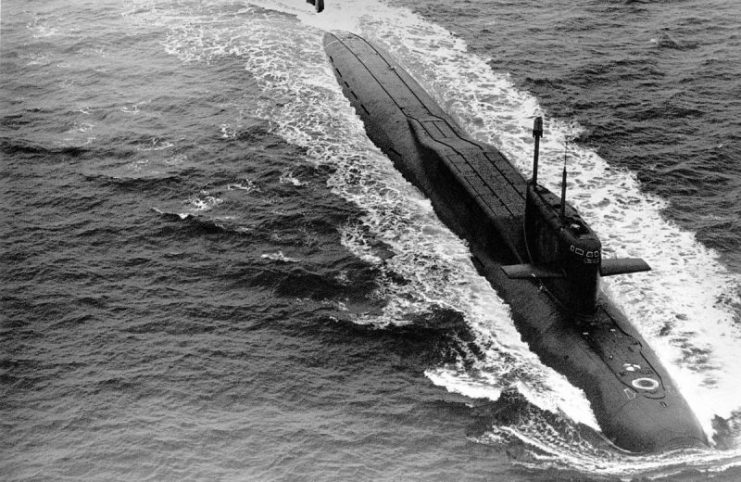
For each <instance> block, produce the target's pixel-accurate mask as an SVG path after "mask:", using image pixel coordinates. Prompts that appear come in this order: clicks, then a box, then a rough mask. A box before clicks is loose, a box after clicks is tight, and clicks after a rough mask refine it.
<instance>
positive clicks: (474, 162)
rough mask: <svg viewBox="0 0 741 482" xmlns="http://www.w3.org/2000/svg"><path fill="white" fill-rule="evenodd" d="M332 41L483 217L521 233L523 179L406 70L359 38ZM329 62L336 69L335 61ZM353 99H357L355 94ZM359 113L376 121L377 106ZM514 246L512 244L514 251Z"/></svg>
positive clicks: (349, 36)
mask: <svg viewBox="0 0 741 482" xmlns="http://www.w3.org/2000/svg"><path fill="white" fill-rule="evenodd" d="M330 35H332V37H334V39H336V41H337V42H339V43H341V44H342V45H343V46H344V47H345V49H346V50H345V52H343V53H342V54H343V55H347V54H348V53H349V54H350V55H351V56H353V57H354V59H352V60H353V61H354V62H353V63H354V64H356V65H357V64H359V65H362V67H363V68H364V70H365V71H366V74H367V75H370V76H371V77H372V78H373V79H375V81H376V83H377V85H378V86H380V88H381V89H382V90H383V91H384V92H385V94H386V96H388V99H390V100H391V101H392V103H393V104H394V105H395V106H396V108H398V110H399V111H401V112H402V113H403V115H404V116H405V117H406V118H407V121H408V122H409V124H410V126H411V127H412V129H413V131H414V134H415V136H416V138H417V140H418V141H419V142H420V143H421V144H422V145H424V146H425V147H427V148H429V149H431V150H433V151H435V152H436V153H437V154H438V156H439V157H440V159H442V161H443V162H444V163H445V164H446V165H447V167H448V169H449V170H450V172H451V173H453V175H454V176H455V177H456V178H458V181H459V182H460V184H461V185H462V186H463V187H464V189H466V190H467V191H468V192H469V193H470V194H471V195H472V197H473V198H475V199H476V202H477V203H478V204H479V206H480V207H481V208H482V209H483V211H484V212H485V213H486V214H487V215H488V216H489V217H491V218H492V219H496V220H499V222H500V223H501V224H504V225H506V226H513V221H516V222H517V226H518V227H520V226H521V220H522V217H523V216H524V214H525V189H526V181H525V178H524V177H523V176H522V174H520V172H519V171H518V170H517V169H516V168H515V167H514V166H513V165H512V164H511V163H510V162H509V161H508V160H507V159H506V158H505V157H504V156H503V155H502V154H501V153H500V152H499V151H497V150H496V149H494V148H492V147H491V146H487V145H486V144H482V143H479V142H476V141H474V140H472V139H470V138H469V137H468V136H466V135H465V134H464V133H463V131H462V129H461V128H460V127H459V126H458V125H457V124H456V123H455V121H454V120H453V119H451V118H450V117H449V116H448V115H447V114H446V113H445V112H444V111H443V110H442V109H441V108H440V107H439V106H438V105H437V103H436V102H435V101H434V100H433V99H432V98H431V97H430V96H429V95H428V94H427V93H426V92H425V91H424V90H423V89H422V88H421V87H420V86H419V85H418V83H417V82H416V81H415V80H414V79H413V78H411V76H409V74H407V73H406V71H404V69H401V68H397V65H396V63H395V62H394V61H393V60H391V59H390V58H388V57H387V55H386V54H385V53H383V52H382V51H379V50H378V49H376V48H375V47H374V46H373V45H371V44H370V43H368V42H367V41H366V40H365V39H363V38H362V37H359V36H357V35H355V34H349V33H348V34H330ZM331 42H332V41H330V42H328V43H331ZM330 60H331V61H332V63H333V64H335V61H334V59H332V55H330ZM345 65H346V64H345ZM334 67H335V70H336V73H337V74H338V75H339V78H343V75H347V74H348V72H341V71H340V70H339V69H338V67H337V65H336V64H335V65H334ZM344 84H345V86H344V87H346V88H347V89H350V88H351V87H350V84H349V83H348V82H347V81H344ZM350 93H351V95H352V96H354V98H355V99H358V96H357V95H356V94H355V93H354V92H353V91H352V90H350ZM360 108H361V109H362V110H363V111H364V112H365V113H367V114H368V115H371V116H372V115H373V113H372V112H371V110H369V109H372V108H373V106H368V105H364V104H362V103H361V104H360ZM359 111H360V109H359ZM381 147H382V149H383V146H381ZM508 231H509V230H508ZM510 241H513V240H510ZM513 244H515V243H510V245H511V247H514V246H512V245H513Z"/></svg>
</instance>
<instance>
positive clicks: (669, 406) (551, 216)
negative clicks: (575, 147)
mask: <svg viewBox="0 0 741 482" xmlns="http://www.w3.org/2000/svg"><path fill="white" fill-rule="evenodd" d="M324 49H325V52H326V54H327V57H328V59H329V63H330V64H331V66H332V69H333V71H334V75H335V77H336V79H337V81H338V83H339V84H340V86H341V88H342V91H343V93H344V95H345V96H346V97H347V99H348V100H349V101H350V103H351V104H352V106H353V107H354V109H355V111H356V112H357V114H358V115H359V117H360V118H361V119H362V120H363V122H364V125H365V130H366V132H367V134H368V137H369V138H370V139H371V140H372V141H373V142H374V143H375V144H376V145H377V146H378V147H379V148H380V149H381V150H382V151H383V152H384V153H385V154H386V156H388V157H389V158H390V159H391V161H392V162H393V164H394V166H395V167H396V168H397V169H398V170H399V171H401V173H402V174H403V176H404V177H405V178H406V179H407V180H408V181H409V182H411V183H412V184H414V185H415V186H416V187H417V188H419V189H420V190H421V191H422V192H424V193H425V195H426V196H427V197H428V198H429V199H430V200H431V202H432V205H433V207H434V209H435V212H436V214H437V215H438V217H439V218H440V219H441V220H442V221H443V222H444V223H445V224H446V225H447V226H448V227H449V228H450V229H451V230H452V231H453V232H455V233H456V234H457V235H458V236H460V237H462V238H463V239H465V240H466V241H467V242H468V246H469V248H470V250H471V254H472V259H473V261H474V264H475V265H476V268H477V269H478V271H479V272H480V273H481V274H482V275H483V276H485V277H486V278H487V280H488V281H489V283H490V284H491V285H492V286H493V288H494V289H495V290H496V291H497V293H498V294H499V295H500V296H501V297H502V298H503V299H504V301H505V302H507V303H508V305H509V306H510V309H511V313H512V318H513V320H514V323H515V327H516V328H517V330H518V331H519V333H520V334H521V336H522V338H523V340H524V341H525V342H526V343H527V344H528V346H529V347H530V349H531V350H532V351H533V352H534V353H536V354H537V355H538V356H539V358H540V360H541V361H542V362H543V363H544V364H546V365H548V366H550V367H551V368H553V369H555V370H556V371H558V372H559V373H561V374H563V375H564V376H565V377H566V378H567V379H568V380H569V382H570V383H571V384H572V385H574V386H576V387H578V388H580V389H581V390H582V391H583V392H584V393H585V395H586V397H587V399H588V400H589V402H590V405H591V408H592V410H593V412H594V414H595V417H596V419H597V421H598V423H599V425H600V428H601V430H602V434H603V436H604V437H606V439H608V440H609V441H610V442H612V443H613V444H614V445H615V446H617V447H618V448H620V449H624V450H626V451H629V452H636V453H649V452H659V451H666V450H673V449H678V448H685V447H698V446H699V447H702V446H707V445H708V440H707V437H706V435H705V433H704V431H703V429H702V427H701V425H700V423H699V421H698V419H697V417H696V416H695V414H694V413H693V412H692V410H691V409H690V407H689V405H688V404H687V402H686V400H685V399H684V397H683V396H682V395H681V393H680V392H679V391H678V389H677V386H676V385H675V383H674V382H673V381H672V379H671V377H670V376H669V373H668V372H667V370H666V368H665V367H664V366H663V365H662V363H661V361H660V360H659V358H658V357H657V356H656V354H655V353H654V352H653V351H652V350H651V348H650V346H649V345H648V344H647V343H646V341H645V340H644V338H643V337H642V336H641V335H640V333H639V332H638V331H637V330H636V329H635V327H634V326H633V325H632V324H631V323H630V322H629V320H628V319H627V317H626V316H625V315H624V314H623V313H622V312H621V310H620V309H619V308H618V307H617V306H616V305H615V303H614V302H612V301H611V300H610V299H609V297H608V296H607V295H606V294H605V293H604V292H603V291H602V290H601V289H600V280H601V278H602V277H605V276H616V275H623V274H628V273H635V272H639V271H647V270H649V269H650V267H649V266H648V264H647V263H646V262H645V261H643V260H641V259H612V258H607V257H603V256H602V246H601V243H600V240H599V237H598V236H597V234H596V233H595V232H594V231H593V230H592V229H591V228H590V227H589V225H588V224H587V223H586V221H585V220H584V219H583V218H582V217H581V216H580V215H579V213H578V212H577V210H576V209H575V208H574V207H573V206H571V205H570V204H569V203H568V202H567V201H566V174H565V167H564V178H563V182H562V189H561V193H560V194H561V195H560V196H559V195H556V194H554V193H552V192H551V191H549V190H548V189H546V188H545V187H543V186H541V185H540V184H538V178H537V177H538V149H539V141H540V138H541V137H542V136H543V123H542V119H541V118H536V119H535V121H534V128H533V137H534V159H533V174H532V178H531V179H529V180H528V179H525V177H524V176H523V175H522V174H521V173H520V172H519V171H518V170H517V168H516V167H514V166H513V165H512V163H510V162H509V160H507V159H506V158H505V157H504V155H502V153H500V152H499V151H498V150H497V149H496V148H495V147H493V146H491V145H488V144H485V143H482V142H478V141H476V140H473V139H472V138H471V137H470V136H469V135H467V134H466V133H465V132H464V131H463V129H462V128H461V127H460V126H459V125H458V124H457V123H456V121H455V120H454V119H453V118H452V117H451V116H449V115H448V114H447V113H446V112H444V111H443V109H442V108H441V107H440V106H439V105H438V104H437V103H436V102H435V101H434V100H433V99H432V97H430V95H429V94H428V93H427V92H425V90H424V89H423V88H422V87H421V86H420V85H419V84H418V83H417V82H416V81H415V80H414V79H413V78H412V77H411V76H410V75H409V73H407V72H406V71H405V70H404V69H403V68H402V67H401V66H400V65H399V64H397V63H396V62H395V61H394V60H393V59H392V57H391V56H390V54H388V53H387V52H385V51H384V50H383V49H381V48H379V47H378V46H375V45H374V44H372V43H370V42H368V41H366V40H365V39H363V38H362V37H360V36H358V35H355V34H352V33H345V32H342V33H340V32H335V33H331V32H330V33H326V34H325V36H324Z"/></svg>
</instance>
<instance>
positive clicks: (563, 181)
mask: <svg viewBox="0 0 741 482" xmlns="http://www.w3.org/2000/svg"><path fill="white" fill-rule="evenodd" d="M568 150H569V141H566V144H565V145H564V150H563V174H562V175H561V219H564V218H566V153H567V152H568Z"/></svg>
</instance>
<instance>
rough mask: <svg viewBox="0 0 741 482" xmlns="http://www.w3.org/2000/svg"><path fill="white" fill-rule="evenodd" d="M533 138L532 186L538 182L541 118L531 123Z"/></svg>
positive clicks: (541, 130) (541, 131) (541, 135)
mask: <svg viewBox="0 0 741 482" xmlns="http://www.w3.org/2000/svg"><path fill="white" fill-rule="evenodd" d="M533 137H534V138H535V154H534V156H535V157H534V159H533V178H532V182H533V184H537V182H538V151H539V150H540V138H541V137H543V118H542V117H536V118H535V121H534V122H533Z"/></svg>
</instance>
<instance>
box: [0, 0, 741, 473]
mask: <svg viewBox="0 0 741 482" xmlns="http://www.w3.org/2000/svg"><path fill="white" fill-rule="evenodd" d="M325 3H326V10H325V12H324V13H322V14H316V13H315V12H314V10H313V8H312V7H311V5H309V4H307V3H306V2H304V1H303V0H273V1H269V0H240V1H229V0H178V1H176V0H95V1H93V0H65V1H61V0H45V1H40V0H35V1H29V0H5V1H3V2H2V7H1V11H0V17H1V30H0V149H1V150H0V153H1V154H0V155H1V156H2V160H1V162H0V196H1V197H0V208H2V214H0V223H1V224H0V235H1V236H2V238H1V239H2V243H1V244H0V286H1V287H2V288H1V290H0V300H1V301H0V303H1V305H0V430H1V433H2V436H0V479H2V480H21V481H30V480H71V481H79V480H133V481H139V480H157V481H161V480H178V481H180V480H259V481H262V480H440V481H447V480H507V481H531V480H535V481H551V480H631V479H641V480H681V481H690V480H692V481H695V480H722V481H736V480H740V479H741V382H739V372H741V358H739V353H740V352H741V81H739V79H741V4H739V3H738V1H737V0H703V1H700V0H678V1H604V0H575V1H573V2H543V1H535V0H521V1H517V2H515V1H511V0H468V1H461V2H450V1H442V0H439V1H430V0H398V1H395V2H387V1H381V0H345V1H343V0H327V1H326V2H325ZM330 30H350V31H353V32H356V33H359V34H361V35H363V36H365V37H366V38H368V39H370V40H372V41H373V42H375V43H377V44H378V45H380V46H382V47H383V48H385V49H387V50H388V51H389V52H390V53H391V54H392V55H393V56H394V57H395V58H396V59H397V60H398V62H399V63H400V64H402V65H403V66H404V67H405V68H406V69H407V70H408V71H409V72H410V73H411V75H413V76H414V77H415V78H416V79H417V80H418V81H419V82H420V83H421V84H422V85H423V86H424V87H425V88H426V89H427V90H428V91H429V92H430V93H431V95H432V96H433V97H434V98H435V99H436V100H437V101H438V102H439V103H440V104H441V105H442V106H443V107H444V108H445V109H446V110H447V111H448V112H450V113H451V115H453V116H454V117H455V118H456V119H457V120H458V121H459V123H460V124H461V125H462V126H463V127H464V128H465V129H466V130H467V131H468V132H470V133H471V135H473V136H474V137H475V138H477V139H479V140H482V141H486V142H490V143H492V144H493V145H495V146H497V147H498V148H499V149H500V150H501V151H502V152H504V153H505V155H506V156H507V157H508V158H509V159H511V161H512V162H513V163H514V164H516V165H517V166H518V167H519V168H520V169H521V170H522V172H523V173H524V174H526V175H529V173H530V159H531V155H532V139H531V136H530V132H531V126H532V117H533V116H535V115H543V116H544V117H545V125H546V135H545V138H544V139H543V145H542V147H543V150H542V152H541V159H542V161H541V162H542V164H541V166H542V167H541V170H542V172H541V174H540V179H541V181H542V182H544V183H545V184H547V185H549V186H550V187H551V188H554V189H558V185H559V182H560V169H561V167H562V163H563V158H564V153H565V152H566V156H567V166H568V169H569V194H568V195H569V199H570V201H571V202H572V203H573V204H574V205H576V206H577V207H578V208H579V209H580V211H581V212H582V214H583V215H584V217H585V218H586V219H587V220H588V222H589V223H590V224H591V225H592V227H593V228H594V229H595V230H596V231H597V232H598V233H599V234H600V236H601V238H602V241H603V246H604V248H605V253H606V254H607V255H609V256H612V255H620V256H641V257H643V258H645V259H646V260H647V261H648V262H649V263H650V264H651V265H652V267H653V268H654V269H653V271H651V272H650V273H644V274H637V275H631V276H623V277H619V278H616V279H610V280H609V282H607V283H606V284H605V289H606V290H607V291H608V292H609V294H610V296H611V297H612V298H613V299H614V300H615V301H616V302H617V303H618V304H619V305H620V306H621V307H622V309H623V310H624V311H625V312H626V314H627V315H628V317H629V318H630V319H631V320H632V321H633V323H634V324H635V325H636V327H637V328H638V329H639V331H640V332H641V333H642V334H643V335H644V336H645V337H646V338H647V339H648V341H649V343H650V344H651V345H652V346H653V347H654V349H655V351H656V352H657V353H658V354H659V356H660V358H661V359H662V361H663V362H664V364H665V365H666V366H667V368H668V369H669V371H670V372H671V374H672V376H673V378H674V379H675V380H676V382H677V384H678V385H679V387H680V389H681V391H682V392H683V393H684V395H685V396H686V398H687V399H688V401H689V403H690V405H691V406H692V408H693V409H694V411H695V412H696V414H697V416H698V418H699V419H700V420H701V422H702V424H703V427H704V428H705V430H706V431H707V433H708V435H709V437H711V439H712V440H713V444H712V446H711V447H709V448H706V449H692V450H688V449H686V450H678V451H673V452H669V453H662V454H653V455H634V454H629V453H626V452H624V451H621V450H620V449H618V448H616V447H614V446H612V445H611V444H610V443H609V442H607V441H606V440H605V439H604V438H603V437H602V436H601V433H600V432H599V428H598V425H597V423H596V421H595V418H594V415H593V413H592V411H591V409H590V407H589V402H588V401H587V400H586V398H585V397H584V394H583V393H582V392H581V391H579V390H577V389H576V388H574V387H573V386H571V385H570V384H569V383H568V382H567V381H566V380H565V378H564V377H562V376H561V375H559V374H558V373H556V372H554V371H553V370H551V369H550V368H548V367H547V366H545V365H543V364H542V363H540V361H539V360H538V357H537V356H536V355H534V354H533V353H532V352H530V350H529V349H528V347H527V345H526V344H524V342H523V341H522V340H521V339H520V335H519V333H518V332H517V331H516V330H515V328H514V326H513V321H512V318H511V316H510V311H509V307H508V306H507V304H506V303H505V302H504V301H503V300H502V299H501V298H500V297H498V296H497V294H496V292H495V291H494V290H493V288H492V287H491V286H490V285H489V284H488V282H487V281H486V280H485V279H483V278H482V277H481V276H479V275H478V273H477V272H476V269H475V268H474V266H473V264H472V262H471V260H470V254H469V251H468V248H467V246H466V244H465V243H464V242H463V241H461V240H460V239H459V238H457V237H456V236H455V235H453V234H452V233H451V232H450V231H449V230H448V229H447V228H446V227H445V226H444V225H443V224H441V222H440V221H439V220H438V219H437V217H436V216H435V213H434V211H433V210H432V207H431V205H430V203H429V201H428V200H427V199H425V197H424V196H423V195H422V194H421V193H420V192H419V191H418V190H417V189H415V188H414V187H413V186H411V185H410V184H409V183H407V182H406V181H405V180H404V179H403V178H402V176H401V175H400V174H399V173H398V172H397V171H396V170H395V169H394V168H393V166H392V164H391V162H390V161H389V159H387V158H386V157H385V156H384V155H383V154H382V153H381V152H380V150H379V149H377V148H376V147H375V146H374V145H373V144H372V143H371V141H370V140H369V139H368V137H367V136H366V134H365V131H364V129H363V125H362V122H361V121H360V120H359V118H358V117H357V116H356V115H355V113H354V111H353V110H352V108H351V106H350V104H349V102H348V101H347V100H346V99H345V98H344V97H343V95H342V93H341V91H340V89H339V87H338V85H337V83H336V81H335V79H334V76H333V75H332V72H331V69H330V68H329V65H328V61H327V58H326V57H325V54H324V51H323V48H322V37H323V35H324V33H325V32H326V31H330Z"/></svg>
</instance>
